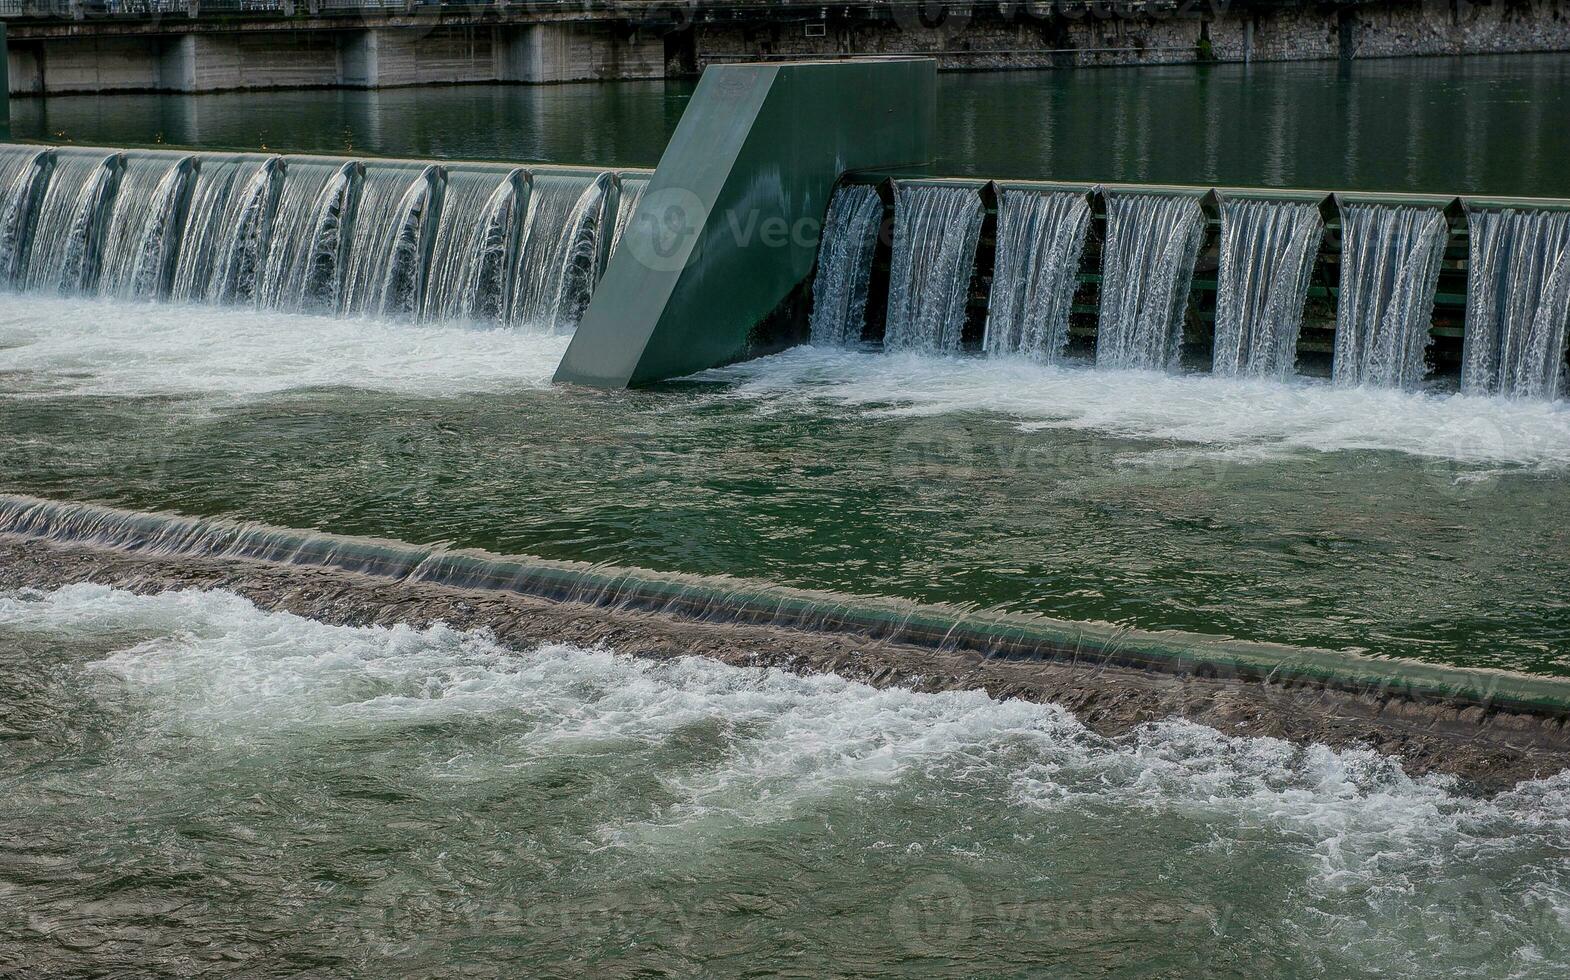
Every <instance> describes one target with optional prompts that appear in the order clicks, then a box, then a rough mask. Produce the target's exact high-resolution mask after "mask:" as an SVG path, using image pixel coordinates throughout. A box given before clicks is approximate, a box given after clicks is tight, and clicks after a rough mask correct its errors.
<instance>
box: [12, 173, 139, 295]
mask: <svg viewBox="0 0 1570 980" xmlns="http://www.w3.org/2000/svg"><path fill="white" fill-rule="evenodd" d="M124 165H125V157H124V156H123V155H122V154H119V153H107V154H106V153H103V152H100V151H96V150H59V151H57V153H56V155H55V165H54V169H53V170H52V171H51V173H50V176H49V184H48V187H47V189H46V190H45V191H44V194H43V197H42V199H41V200H40V201H39V203H38V214H37V217H36V218H35V219H34V223H33V228H32V232H31V243H30V245H29V247H28V249H27V260H26V264H25V268H24V269H23V270H22V271H21V272H20V273H19V275H18V279H19V280H20V281H21V282H22V284H23V285H24V286H25V287H26V288H29V289H34V290H39V291H47V292H61V293H73V292H82V291H84V290H87V289H90V288H92V287H93V286H94V285H95V284H96V283H97V279H98V267H99V260H100V257H101V251H102V247H103V231H104V224H105V220H106V218H107V211H108V208H109V204H110V201H112V200H113V196H114V191H115V182H116V181H117V180H118V179H119V176H120V171H121V169H122V168H123V167H124Z"/></svg>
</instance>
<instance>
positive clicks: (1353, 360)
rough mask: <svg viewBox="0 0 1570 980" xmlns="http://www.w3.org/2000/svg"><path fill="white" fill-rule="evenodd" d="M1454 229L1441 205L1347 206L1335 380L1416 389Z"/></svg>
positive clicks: (1343, 210)
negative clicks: (1437, 206)
mask: <svg viewBox="0 0 1570 980" xmlns="http://www.w3.org/2000/svg"><path fill="white" fill-rule="evenodd" d="M1449 235H1450V227H1449V224H1448V223H1447V222H1446V220H1445V215H1444V212H1443V211H1441V210H1439V209H1438V208H1415V207H1388V206H1384V205H1356V204H1346V205H1343V206H1342V208H1341V288H1340V295H1339V297H1338V301H1337V309H1336V352H1335V362H1334V365H1335V366H1334V378H1335V382H1336V384H1338V385H1360V384H1364V385H1372V386H1374V387H1376V388H1402V389H1407V390H1411V389H1413V388H1416V387H1417V386H1418V385H1419V384H1420V383H1421V382H1422V380H1423V376H1424V374H1426V373H1427V365H1426V363H1425V355H1426V352H1427V350H1428V345H1429V344H1430V343H1431V341H1432V337H1431V336H1430V334H1429V328H1430V326H1431V322H1430V321H1431V320H1432V318H1433V311H1434V290H1435V289H1436V288H1437V286H1438V283H1439V269H1440V264H1441V262H1442V260H1443V259H1444V256H1445V242H1446V239H1448V238H1449Z"/></svg>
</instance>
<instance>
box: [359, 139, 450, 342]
mask: <svg viewBox="0 0 1570 980" xmlns="http://www.w3.org/2000/svg"><path fill="white" fill-rule="evenodd" d="M440 181H441V171H440V170H439V169H438V168H437V167H434V166H427V167H424V168H421V169H418V170H417V169H414V168H411V167H408V166H401V165H398V164H391V165H387V164H371V165H369V166H367V167H366V168H365V176H364V177H363V178H362V180H361V182H360V200H359V203H358V204H357V205H356V206H355V211H354V221H353V223H352V225H351V226H350V231H351V236H350V239H349V241H348V243H347V244H348V258H347V260H346V262H345V265H344V274H343V312H344V313H346V314H350V315H370V316H384V315H404V316H408V315H413V314H414V313H415V312H417V311H418V310H419V301H420V287H421V285H422V280H423V276H424V271H425V247H426V237H427V236H426V227H427V225H428V223H429V219H430V217H431V211H432V205H433V203H434V201H435V198H436V188H437V186H438V184H439V182H440Z"/></svg>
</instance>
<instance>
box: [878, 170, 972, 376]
mask: <svg viewBox="0 0 1570 980" xmlns="http://www.w3.org/2000/svg"><path fill="white" fill-rule="evenodd" d="M985 217H986V214H985V211H984V209H983V208H982V205H981V197H980V195H978V194H977V193H976V190H975V189H974V188H971V187H948V186H941V185H932V184H901V185H899V186H897V187H896V188H895V192H894V255H893V259H892V262H891V266H890V269H889V309H888V324H887V326H886V327H885V329H884V334H883V346H884V348H885V349H887V350H890V351H902V350H909V351H920V352H940V351H957V350H959V349H960V343H961V341H962V339H963V333H964V329H965V306H966V303H967V302H968V301H969V299H970V279H971V274H972V272H973V271H974V269H975V264H976V244H977V242H978V241H979V240H980V238H981V225H982V222H983V220H984V219H985Z"/></svg>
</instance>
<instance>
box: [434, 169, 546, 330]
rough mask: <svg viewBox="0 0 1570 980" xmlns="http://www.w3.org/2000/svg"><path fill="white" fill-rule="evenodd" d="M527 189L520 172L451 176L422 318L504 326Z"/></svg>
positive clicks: (456, 173)
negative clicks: (512, 264) (503, 320)
mask: <svg viewBox="0 0 1570 980" xmlns="http://www.w3.org/2000/svg"><path fill="white" fill-rule="evenodd" d="M528 187H529V184H528V175H527V174H526V172H525V171H522V170H464V169H456V168H455V169H452V170H449V171H448V172H447V190H446V191H445V192H444V193H443V195H442V206H441V211H440V215H439V217H438V220H437V225H436V232H435V236H434V241H433V243H432V247H431V268H430V272H429V274H428V275H427V276H426V287H425V295H424V297H423V300H422V306H421V314H420V318H421V319H422V320H427V321H449V320H458V321H470V322H476V323H488V324H493V325H494V324H497V323H500V322H501V319H502V315H503V313H504V312H505V310H506V307H507V286H508V273H509V272H510V269H511V263H510V260H511V259H512V255H513V249H514V247H515V246H516V244H517V237H518V223H519V218H520V216H521V211H522V209H523V208H526V207H527V206H528Z"/></svg>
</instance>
